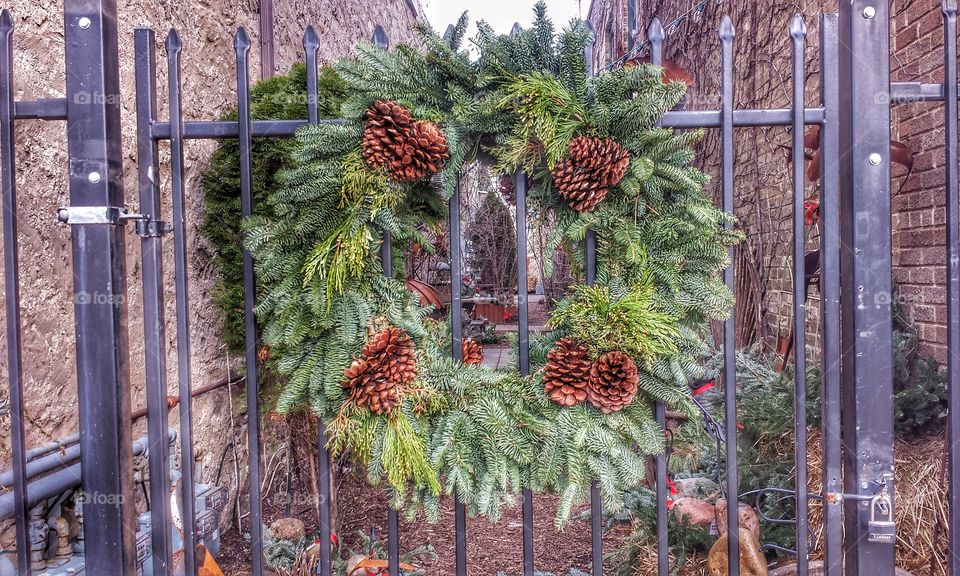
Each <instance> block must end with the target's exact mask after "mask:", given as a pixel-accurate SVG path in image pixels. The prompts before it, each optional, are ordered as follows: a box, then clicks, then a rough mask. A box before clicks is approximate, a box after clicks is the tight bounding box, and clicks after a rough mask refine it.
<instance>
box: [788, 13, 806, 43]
mask: <svg viewBox="0 0 960 576" xmlns="http://www.w3.org/2000/svg"><path fill="white" fill-rule="evenodd" d="M806 35H807V23H806V22H805V21H804V20H803V15H802V14H799V13H798V14H794V15H793V18H791V19H790V36H791V37H793V39H794V40H799V39H800V38H803V37H804V36H806Z"/></svg>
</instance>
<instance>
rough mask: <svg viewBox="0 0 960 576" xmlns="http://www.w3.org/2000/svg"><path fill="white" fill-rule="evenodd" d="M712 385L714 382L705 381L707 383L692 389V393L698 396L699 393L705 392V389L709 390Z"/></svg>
mask: <svg viewBox="0 0 960 576" xmlns="http://www.w3.org/2000/svg"><path fill="white" fill-rule="evenodd" d="M713 387H714V383H713V381H712V380H711V381H710V382H707V383H706V384H704V385H703V386H701V387H699V388H697V389H696V390H694V391H693V395H694V396H699V395H701V394H703V393H704V392H706V391H707V390H710V389H711V388H713Z"/></svg>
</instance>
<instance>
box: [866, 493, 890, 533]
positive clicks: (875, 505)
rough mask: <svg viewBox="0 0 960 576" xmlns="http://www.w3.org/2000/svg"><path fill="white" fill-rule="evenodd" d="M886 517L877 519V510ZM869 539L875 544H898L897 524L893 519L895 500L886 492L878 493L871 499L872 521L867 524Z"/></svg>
mask: <svg viewBox="0 0 960 576" xmlns="http://www.w3.org/2000/svg"><path fill="white" fill-rule="evenodd" d="M878 509H879V511H880V514H881V515H882V516H884V517H885V519H884V520H878V519H877V510H878ZM867 541H868V542H873V543H875V544H896V543H897V525H896V523H895V522H894V521H893V502H892V501H891V500H890V496H889V495H887V493H886V492H881V493H880V494H877V495H876V496H875V497H874V498H873V500H871V501H870V523H869V524H868V525H867Z"/></svg>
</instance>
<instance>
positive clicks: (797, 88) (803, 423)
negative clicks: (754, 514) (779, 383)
mask: <svg viewBox="0 0 960 576" xmlns="http://www.w3.org/2000/svg"><path fill="white" fill-rule="evenodd" d="M806 36H807V25H806V24H805V23H804V21H803V17H802V16H800V15H799V14H797V15H796V16H794V18H793V20H791V22H790V37H791V38H792V40H793V131H792V133H791V136H792V140H793V146H792V148H793V149H792V150H791V153H792V155H793V163H792V168H793V342H794V345H793V360H794V372H793V389H794V394H793V411H794V415H793V426H794V447H795V448H794V449H795V452H794V454H795V460H796V466H797V472H796V478H795V486H796V491H797V500H796V512H797V525H796V528H797V574H798V575H799V576H807V564H808V562H807V560H808V558H807V556H808V548H809V541H808V538H807V527H808V525H809V522H808V520H807V510H808V507H807V504H808V503H807V380H806V374H807V356H806V354H807V339H806V336H807V273H806V267H805V263H806V238H807V236H806V213H805V212H806V211H805V209H804V208H805V200H806V199H805V197H804V184H805V182H804V172H805V168H806V166H805V164H806V162H805V157H804V146H803V141H804V123H803V106H804V96H805V91H806V90H805V89H806V75H805V71H804V64H805V61H804V52H805V48H806ZM728 510H730V512H728V513H730V514H733V513H734V512H732V511H733V510H734V508H732V507H730V508H728Z"/></svg>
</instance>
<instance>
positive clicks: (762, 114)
mask: <svg viewBox="0 0 960 576" xmlns="http://www.w3.org/2000/svg"><path fill="white" fill-rule="evenodd" d="M723 114H724V111H723V110H673V111H670V112H667V113H666V114H664V115H663V120H662V121H661V125H663V126H664V127H666V128H722V127H723ZM823 117H824V110H823V108H807V109H805V110H804V113H803V122H804V123H805V124H821V123H823ZM731 124H732V126H734V127H735V128H750V127H763V126H793V110H792V109H790V108H767V109H759V110H734V111H733V120H732V121H731Z"/></svg>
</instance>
